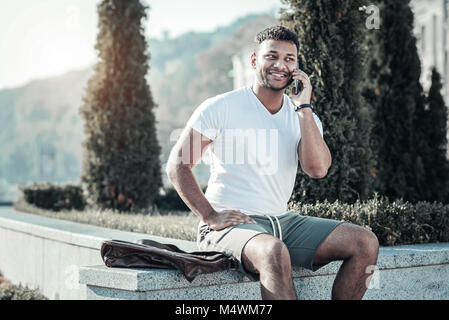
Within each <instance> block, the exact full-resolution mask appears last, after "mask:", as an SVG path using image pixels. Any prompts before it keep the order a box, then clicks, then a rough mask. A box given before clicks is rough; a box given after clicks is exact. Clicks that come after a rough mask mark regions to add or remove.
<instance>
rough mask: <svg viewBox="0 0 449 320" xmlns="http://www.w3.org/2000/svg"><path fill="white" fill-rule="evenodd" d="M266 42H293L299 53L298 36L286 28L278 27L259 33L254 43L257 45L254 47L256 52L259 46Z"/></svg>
mask: <svg viewBox="0 0 449 320" xmlns="http://www.w3.org/2000/svg"><path fill="white" fill-rule="evenodd" d="M265 40H284V41H291V42H293V43H294V44H295V46H296V49H297V50H298V51H299V41H298V35H297V34H296V33H294V32H293V31H291V30H290V29H287V28H286V27H284V26H279V25H278V26H274V27H269V28H266V29H264V30H262V31H261V32H259V33H258V34H257V35H256V38H255V39H254V42H255V44H256V45H255V47H254V52H257V49H258V48H259V45H260V44H261V43H262V42H264V41H265Z"/></svg>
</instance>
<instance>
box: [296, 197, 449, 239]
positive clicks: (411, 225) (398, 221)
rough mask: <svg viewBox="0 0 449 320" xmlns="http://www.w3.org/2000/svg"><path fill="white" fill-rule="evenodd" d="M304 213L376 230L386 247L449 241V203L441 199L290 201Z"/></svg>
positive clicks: (379, 198) (380, 198)
mask: <svg viewBox="0 0 449 320" xmlns="http://www.w3.org/2000/svg"><path fill="white" fill-rule="evenodd" d="M289 209H293V210H295V211H296V212H297V213H299V214H301V215H309V216H315V217H321V218H328V219H336V220H341V221H347V222H351V223H354V224H357V225H361V226H364V227H366V228H368V229H370V230H371V231H373V232H374V233H375V234H376V236H377V238H378V239H379V243H380V245H382V246H393V245H403V244H417V243H432V242H449V205H443V204H441V203H438V202H433V203H431V202H418V203H416V204H412V203H410V202H406V201H403V200H396V201H389V200H388V199H386V198H384V197H378V196H376V198H374V199H371V200H368V201H363V202H360V201H357V202H355V203H354V204H345V203H340V202H339V201H336V202H333V203H330V202H327V201H325V202H322V203H315V204H299V203H290V204H289Z"/></svg>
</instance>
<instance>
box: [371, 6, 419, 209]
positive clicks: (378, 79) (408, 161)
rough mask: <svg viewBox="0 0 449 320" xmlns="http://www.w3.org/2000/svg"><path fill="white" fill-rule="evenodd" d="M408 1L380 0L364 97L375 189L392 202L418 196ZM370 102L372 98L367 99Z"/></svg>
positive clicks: (414, 65)
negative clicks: (370, 114)
mask: <svg viewBox="0 0 449 320" xmlns="http://www.w3.org/2000/svg"><path fill="white" fill-rule="evenodd" d="M409 2H410V1H409V0H379V1H377V2H375V3H376V5H378V6H379V9H380V21H381V23H380V29H379V30H376V32H375V33H372V34H371V37H372V38H371V42H370V43H371V45H373V46H372V47H369V48H368V52H369V53H370V54H371V60H370V62H369V63H368V65H369V68H370V70H369V71H368V74H369V75H370V78H368V79H367V80H368V81H372V82H373V83H374V85H372V86H366V88H365V91H364V96H365V97H369V98H368V99H367V101H369V102H370V103H371V106H372V108H373V112H374V114H373V119H374V125H373V130H372V141H371V145H372V147H373V152H374V153H375V159H376V164H377V165H376V168H375V189H376V191H377V192H378V193H379V194H381V195H383V196H387V197H389V198H390V199H397V198H403V199H405V200H408V201H413V200H415V199H417V198H418V197H419V193H420V192H419V184H420V183H422V181H423V179H424V177H423V170H422V168H421V169H420V164H419V162H418V153H417V148H416V144H415V137H416V135H415V133H414V130H415V129H414V126H415V112H416V110H418V109H419V108H423V104H424V94H423V90H422V87H421V84H420V82H419V77H420V74H421V64H420V60H419V56H418V53H417V48H416V38H415V37H414V35H413V18H414V17H413V12H412V10H411V8H410V6H409ZM370 98H371V99H370Z"/></svg>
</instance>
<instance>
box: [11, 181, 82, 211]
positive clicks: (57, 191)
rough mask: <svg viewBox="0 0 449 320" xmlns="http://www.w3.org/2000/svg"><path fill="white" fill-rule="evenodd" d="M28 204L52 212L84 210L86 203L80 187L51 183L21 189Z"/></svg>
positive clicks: (34, 184)
mask: <svg viewBox="0 0 449 320" xmlns="http://www.w3.org/2000/svg"><path fill="white" fill-rule="evenodd" d="M19 189H20V191H22V193H23V196H24V198H25V200H26V202H28V203H30V204H33V205H35V206H36V207H38V208H42V209H48V210H52V211H61V210H72V209H75V210H84V208H85V206H86V202H85V200H84V197H83V192H82V190H81V188H80V187H79V186H78V185H74V184H65V185H56V184H52V183H49V182H44V183H33V184H32V185H29V186H21V187H19Z"/></svg>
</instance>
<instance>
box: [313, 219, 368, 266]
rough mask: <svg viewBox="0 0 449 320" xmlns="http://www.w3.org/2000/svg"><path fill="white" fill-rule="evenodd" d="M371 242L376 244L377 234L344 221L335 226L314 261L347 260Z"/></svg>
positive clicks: (318, 263)
mask: <svg viewBox="0 0 449 320" xmlns="http://www.w3.org/2000/svg"><path fill="white" fill-rule="evenodd" d="M370 243H373V244H376V243H377V238H376V236H375V235H374V234H373V233H372V232H371V231H370V230H368V229H366V228H364V227H362V226H359V225H355V224H352V223H343V224H341V225H339V226H337V227H336V228H335V230H333V231H332V232H331V233H330V234H329V236H328V237H326V239H325V240H324V241H323V243H322V244H321V245H320V246H319V247H318V249H317V251H316V254H315V257H314V261H313V263H314V264H316V265H323V264H327V263H329V262H331V261H335V260H345V259H347V258H349V257H351V256H352V255H354V253H356V252H357V251H358V249H359V247H360V246H361V245H362V246H363V245H365V244H367V245H368V246H369V245H370Z"/></svg>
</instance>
